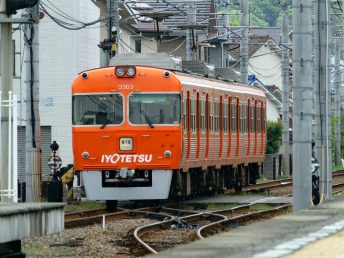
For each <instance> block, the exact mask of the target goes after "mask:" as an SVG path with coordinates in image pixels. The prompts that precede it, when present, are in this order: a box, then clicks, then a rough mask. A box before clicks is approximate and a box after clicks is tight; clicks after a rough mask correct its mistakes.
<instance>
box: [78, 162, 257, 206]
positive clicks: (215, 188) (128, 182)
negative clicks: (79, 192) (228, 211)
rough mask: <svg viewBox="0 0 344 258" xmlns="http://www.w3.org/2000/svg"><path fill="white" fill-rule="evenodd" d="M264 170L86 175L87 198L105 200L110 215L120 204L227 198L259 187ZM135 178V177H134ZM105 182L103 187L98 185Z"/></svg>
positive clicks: (253, 167) (228, 168) (242, 168)
mask: <svg viewBox="0 0 344 258" xmlns="http://www.w3.org/2000/svg"><path fill="white" fill-rule="evenodd" d="M259 169H260V166H259V165H258V163H251V164H249V165H247V166H244V164H241V165H237V166H236V167H233V166H223V167H221V168H220V169H216V168H215V167H208V168H207V169H206V170H202V168H190V169H189V170H188V171H187V172H183V171H182V170H181V169H180V170H173V171H172V170H150V171H131V172H130V171H127V173H125V172H124V171H116V172H115V171H101V172H100V171H82V172H81V176H82V178H83V182H84V186H85V190H86V195H87V198H88V199H91V200H105V201H106V207H107V209H108V210H109V211H114V210H116V208H117V202H118V200H163V199H170V200H178V201H181V200H185V199H192V198H195V197H197V196H212V195H215V194H223V193H224V191H225V190H226V189H233V190H235V192H240V191H241V190H242V187H243V186H245V185H250V184H256V181H257V179H258V178H259ZM130 175H131V176H130ZM95 182H101V184H98V183H95Z"/></svg>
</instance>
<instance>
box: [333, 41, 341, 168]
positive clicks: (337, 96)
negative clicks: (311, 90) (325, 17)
mask: <svg viewBox="0 0 344 258" xmlns="http://www.w3.org/2000/svg"><path fill="white" fill-rule="evenodd" d="M334 86H335V92H336V94H335V115H334V117H335V121H336V123H335V133H334V139H335V140H334V142H335V152H334V154H335V155H334V156H335V159H334V160H335V164H336V166H339V165H341V156H340V124H341V123H340V113H341V112H340V107H341V104H340V101H341V89H340V88H341V74H340V43H339V39H336V40H335V78H334Z"/></svg>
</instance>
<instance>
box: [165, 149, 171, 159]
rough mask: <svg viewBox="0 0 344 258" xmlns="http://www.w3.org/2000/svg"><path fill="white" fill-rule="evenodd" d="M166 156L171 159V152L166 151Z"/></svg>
mask: <svg viewBox="0 0 344 258" xmlns="http://www.w3.org/2000/svg"><path fill="white" fill-rule="evenodd" d="M164 155H165V157H166V158H171V156H172V153H171V151H169V150H167V151H165V153H164Z"/></svg>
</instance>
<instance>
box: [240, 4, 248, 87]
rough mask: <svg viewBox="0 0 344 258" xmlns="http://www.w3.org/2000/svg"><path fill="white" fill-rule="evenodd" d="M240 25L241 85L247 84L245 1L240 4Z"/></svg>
mask: <svg viewBox="0 0 344 258" xmlns="http://www.w3.org/2000/svg"><path fill="white" fill-rule="evenodd" d="M240 10H241V12H240V14H241V18H240V25H241V26H242V27H243V28H242V30H241V36H240V72H241V83H243V84H247V83H248V26H249V4H248V1H247V0H241V2H240Z"/></svg>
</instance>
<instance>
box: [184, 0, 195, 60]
mask: <svg viewBox="0 0 344 258" xmlns="http://www.w3.org/2000/svg"><path fill="white" fill-rule="evenodd" d="M186 22H187V25H195V24H196V3H195V2H194V1H189V3H188V6H187V15H186ZM192 45H193V39H192V30H191V29H187V30H186V57H185V60H186V61H192V60H193V52H192Z"/></svg>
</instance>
